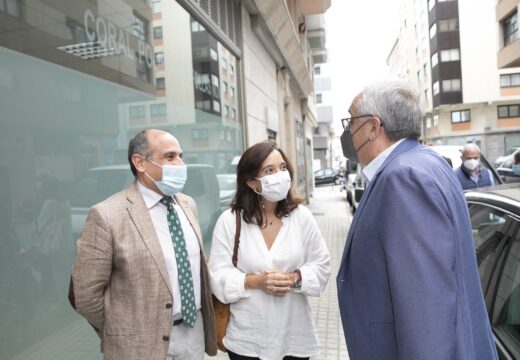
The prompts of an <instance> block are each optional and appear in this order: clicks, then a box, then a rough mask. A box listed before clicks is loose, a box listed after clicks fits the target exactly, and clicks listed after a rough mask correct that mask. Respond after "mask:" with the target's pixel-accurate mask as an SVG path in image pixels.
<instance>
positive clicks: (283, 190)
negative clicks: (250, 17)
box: [255, 170, 291, 202]
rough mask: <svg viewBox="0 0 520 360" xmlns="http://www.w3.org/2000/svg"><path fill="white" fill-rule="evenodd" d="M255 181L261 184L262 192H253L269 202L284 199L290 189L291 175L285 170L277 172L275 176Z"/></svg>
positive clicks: (263, 177) (267, 176)
mask: <svg viewBox="0 0 520 360" xmlns="http://www.w3.org/2000/svg"><path fill="white" fill-rule="evenodd" d="M256 179H257V180H260V182H261V183H262V191H261V192H256V191H255V192H256V193H257V194H259V195H262V196H263V197H264V198H265V199H266V200H268V201H271V202H278V201H280V200H283V199H285V198H286V197H287V194H288V193H289V189H290V188H291V175H290V174H289V171H287V170H282V171H278V172H277V173H275V174H271V175H266V176H262V177H261V178H256Z"/></svg>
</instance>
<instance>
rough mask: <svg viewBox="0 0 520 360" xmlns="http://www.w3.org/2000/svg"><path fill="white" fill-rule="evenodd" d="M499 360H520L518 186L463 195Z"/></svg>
mask: <svg viewBox="0 0 520 360" xmlns="http://www.w3.org/2000/svg"><path fill="white" fill-rule="evenodd" d="M465 196H466V201H467V203H468V208H469V213H470V217H471V227H472V231H473V237H474V241H475V250H476V256H477V264H478V269H479V273H480V282H481V286H482V291H483V294H484V300H485V303H486V308H487V311H488V314H489V320H490V322H491V327H492V330H493V335H494V339H495V343H496V346H497V350H498V353H499V357H500V359H520V184H507V185H500V186H497V187H493V188H484V189H478V190H472V191H468V192H466V193H465Z"/></svg>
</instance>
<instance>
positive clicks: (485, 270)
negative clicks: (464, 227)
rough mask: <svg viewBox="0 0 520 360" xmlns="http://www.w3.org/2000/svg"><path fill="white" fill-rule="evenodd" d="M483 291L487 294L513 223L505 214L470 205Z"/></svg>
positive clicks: (488, 208)
mask: <svg viewBox="0 0 520 360" xmlns="http://www.w3.org/2000/svg"><path fill="white" fill-rule="evenodd" d="M469 213H470V218H471V230H472V233H473V240H474V242H475V250H476V256H477V264H478V268H479V274H480V282H481V284H482V290H483V291H484V293H487V290H488V286H489V284H490V280H491V277H492V275H493V273H494V271H495V267H496V260H497V257H498V254H499V253H500V251H501V249H502V247H503V244H504V242H505V239H506V234H507V232H508V229H509V226H510V225H511V222H512V221H513V220H512V219H511V218H510V217H509V216H508V215H506V214H505V213H504V212H502V211H500V210H497V209H495V208H492V207H489V206H486V205H482V204H471V203H470V204H469Z"/></svg>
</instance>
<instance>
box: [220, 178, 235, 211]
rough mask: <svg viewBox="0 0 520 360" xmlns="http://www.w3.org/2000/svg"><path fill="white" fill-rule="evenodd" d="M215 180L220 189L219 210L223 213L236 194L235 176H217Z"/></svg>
mask: <svg viewBox="0 0 520 360" xmlns="http://www.w3.org/2000/svg"><path fill="white" fill-rule="evenodd" d="M217 179H218V185H219V187H220V208H221V210H222V211H224V210H226V209H227V208H228V207H229V204H230V203H231V200H233V198H234V197H235V193H236V192H237V175H236V174H217Z"/></svg>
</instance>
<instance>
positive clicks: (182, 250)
mask: <svg viewBox="0 0 520 360" xmlns="http://www.w3.org/2000/svg"><path fill="white" fill-rule="evenodd" d="M161 203H163V204H164V205H166V208H167V209H168V213H167V220H168V228H169V229H170V236H171V237H172V240H173V249H174V251H175V260H176V261H177V274H178V277H179V287H180V290H181V311H182V319H183V322H184V323H185V324H186V325H187V326H189V327H193V326H194V325H195V319H196V318H197V308H196V306H195V292H194V291H193V278H192V275H191V264H190V259H189V257H188V251H187V250H186V241H185V240H184V232H183V231H182V226H181V222H180V220H179V216H178V215H177V211H175V208H174V207H173V202H172V198H171V197H169V196H165V197H163V198H162V199H161Z"/></svg>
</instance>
